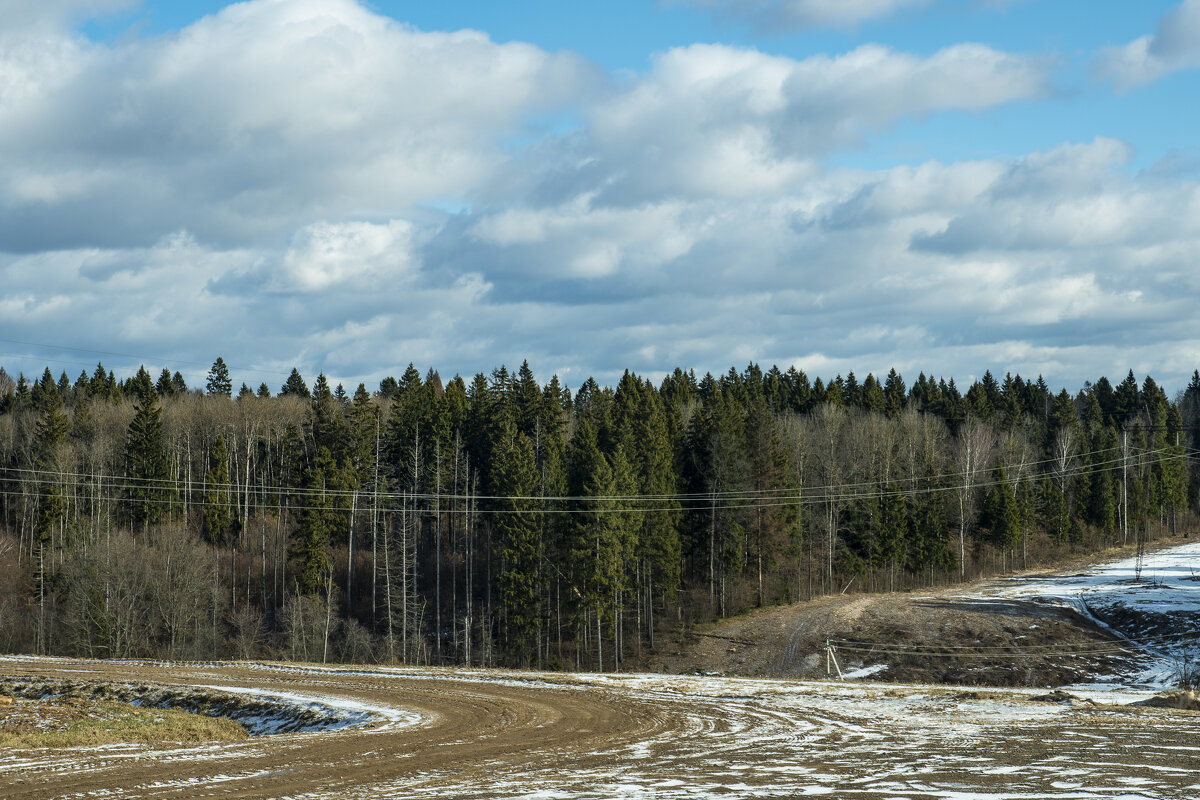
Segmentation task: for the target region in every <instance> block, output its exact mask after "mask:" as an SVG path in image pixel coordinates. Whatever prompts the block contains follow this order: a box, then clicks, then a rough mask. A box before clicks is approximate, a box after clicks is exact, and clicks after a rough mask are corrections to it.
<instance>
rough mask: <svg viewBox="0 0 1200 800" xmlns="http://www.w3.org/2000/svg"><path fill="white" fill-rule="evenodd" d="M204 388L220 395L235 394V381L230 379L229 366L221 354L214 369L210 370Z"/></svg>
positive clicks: (211, 393) (214, 363)
mask: <svg viewBox="0 0 1200 800" xmlns="http://www.w3.org/2000/svg"><path fill="white" fill-rule="evenodd" d="M204 390H205V391H206V392H208V393H209V394H210V395H216V396H219V397H230V396H232V395H233V381H231V380H230V379H229V367H227V366H225V360H224V359H222V358H221V357H220V356H217V360H216V361H214V362H213V365H212V369H210V370H209V371H208V380H207V381H205V383H204Z"/></svg>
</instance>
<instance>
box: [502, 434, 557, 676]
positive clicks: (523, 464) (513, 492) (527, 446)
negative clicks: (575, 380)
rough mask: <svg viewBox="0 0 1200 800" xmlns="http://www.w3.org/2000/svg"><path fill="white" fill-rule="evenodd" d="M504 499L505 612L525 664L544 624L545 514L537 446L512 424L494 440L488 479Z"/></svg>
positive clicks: (509, 637)
mask: <svg viewBox="0 0 1200 800" xmlns="http://www.w3.org/2000/svg"><path fill="white" fill-rule="evenodd" d="M489 483H490V485H491V486H492V487H493V491H494V492H495V493H496V494H497V495H498V496H500V497H501V498H502V499H501V500H499V501H498V502H497V505H496V509H495V510H496V519H495V522H494V524H493V529H494V535H495V537H496V547H497V552H498V554H499V558H500V565H501V572H500V576H499V581H498V585H499V589H500V596H501V598H502V599H503V602H504V607H505V609H506V611H507V613H506V631H505V633H506V637H505V638H506V641H507V643H508V647H509V649H510V650H511V651H512V652H513V654H514V655H515V656H516V657H517V660H518V661H520V662H522V663H526V664H527V663H529V660H530V653H529V645H530V643H531V642H532V640H533V639H534V635H535V634H536V632H537V629H538V626H539V625H540V624H541V622H542V619H541V614H540V591H541V586H540V581H541V575H540V571H541V566H542V559H543V557H544V543H543V541H542V537H541V519H540V517H539V515H538V514H537V505H536V502H535V501H534V500H533V498H534V497H536V495H537V489H538V475H537V469H536V466H535V464H534V459H533V446H532V445H531V443H530V441H529V438H528V437H526V436H525V434H524V433H521V432H520V431H517V430H515V429H514V428H513V427H512V426H511V425H508V426H506V427H505V428H504V430H503V431H502V432H501V435H500V437H499V441H498V442H497V443H496V447H495V451H494V453H493V458H492V464H491V478H490V480H489Z"/></svg>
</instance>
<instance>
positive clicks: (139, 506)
mask: <svg viewBox="0 0 1200 800" xmlns="http://www.w3.org/2000/svg"><path fill="white" fill-rule="evenodd" d="M138 374H139V376H141V375H146V372H145V370H141V371H140V372H139V373H138ZM144 383H145V385H144V386H143V385H139V386H137V387H136V388H137V391H139V392H140V393H139V394H138V395H137V400H135V401H134V406H135V409H136V411H135V412H134V416H133V421H132V422H130V423H129V431H128V434H127V436H126V444H125V477H126V478H127V479H128V486H129V488H128V489H127V490H126V493H127V496H128V500H129V502H128V504H127V506H126V507H127V509H128V514H129V521H130V523H131V524H132V525H133V526H134V528H139V527H145V526H148V525H150V524H151V523H154V522H157V521H158V520H160V519H162V518H164V517H165V516H166V515H167V513H168V512H169V511H170V506H171V502H172V500H173V499H174V497H175V487H174V484H173V483H172V481H171V474H170V470H169V468H168V464H167V454H166V449H165V448H164V445H163V432H162V409H161V408H160V407H159V405H158V395H157V393H156V392H155V391H154V387H153V385H151V384H150V383H149V376H148V375H146V380H145V382H144Z"/></svg>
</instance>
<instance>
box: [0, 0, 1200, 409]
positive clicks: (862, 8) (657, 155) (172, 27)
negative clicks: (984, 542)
mask: <svg viewBox="0 0 1200 800" xmlns="http://www.w3.org/2000/svg"><path fill="white" fill-rule="evenodd" d="M0 20H3V22H2V23H0V366H3V367H4V368H5V369H6V371H7V372H8V373H10V374H11V375H14V376H15V375H16V374H17V373H18V372H24V373H25V374H27V375H31V376H36V375H40V373H41V371H42V369H43V368H44V367H46V366H49V367H50V368H51V370H52V371H53V372H54V373H55V375H57V374H58V373H59V372H60V371H66V372H67V374H68V376H69V377H71V378H72V379H73V378H74V377H75V376H76V375H78V374H79V372H80V371H81V370H86V371H88V372H89V373H90V372H91V371H92V370H93V369H94V368H95V366H96V364H97V362H103V363H104V365H105V367H106V368H108V369H115V370H116V371H117V372H118V374H120V375H126V374H130V373H132V372H133V371H135V370H136V369H137V367H138V366H139V365H140V364H145V365H146V366H147V368H148V369H150V370H151V371H152V372H154V373H155V374H157V372H158V371H160V370H161V369H163V368H164V367H165V368H167V369H169V370H171V371H172V372H174V371H176V370H178V371H180V372H181V373H182V374H183V375H184V376H185V378H187V379H188V381H189V383H191V384H193V385H202V384H203V378H204V376H205V374H206V373H207V372H208V368H209V366H210V365H211V364H212V363H213V361H214V360H215V359H216V357H217V356H221V357H222V358H223V359H224V360H225V361H226V362H227V363H228V364H229V365H230V369H231V373H232V378H233V380H234V382H235V386H237V385H240V383H241V382H246V383H248V384H249V385H250V386H252V387H256V386H257V385H258V383H259V382H266V383H267V384H268V386H270V387H271V388H272V389H273V390H275V391H278V389H279V387H280V386H281V385H282V383H283V381H284V379H285V378H286V376H287V374H288V373H289V372H290V371H291V369H292V368H293V367H296V368H298V369H299V370H300V372H301V373H302V374H303V375H304V376H305V377H306V378H308V379H309V380H310V382H311V380H312V379H313V378H315V376H316V375H317V374H318V373H324V374H326V375H327V376H328V377H329V378H330V380H331V382H333V383H337V382H342V383H345V384H346V386H347V388H349V389H352V388H353V387H354V386H356V385H357V384H358V383H359V382H360V381H361V382H364V383H366V385H367V387H368V388H370V389H374V388H376V387H377V386H378V383H379V380H380V379H381V378H383V377H384V376H388V375H393V376H399V375H400V374H401V373H402V372H403V371H404V369H405V367H406V366H407V365H408V364H409V363H410V362H411V363H413V364H415V365H416V366H417V367H418V368H419V369H420V370H421V371H422V372H424V371H426V370H427V369H429V368H433V369H436V370H438V371H439V372H440V373H441V374H442V376H443V377H449V376H451V375H454V374H456V373H457V374H462V375H464V376H467V377H469V376H471V375H473V374H475V373H476V372H485V373H486V372H490V371H491V370H492V369H493V368H495V367H497V366H499V365H501V364H506V365H508V366H509V367H510V368H513V367H516V366H518V365H520V363H521V362H522V361H523V360H528V362H529V364H530V366H531V368H532V369H533V371H534V374H535V375H536V376H537V377H538V378H540V379H541V380H543V381H544V380H548V379H549V377H550V376H551V375H552V374H557V375H558V376H559V377H560V378H561V379H562V380H563V381H564V382H565V383H566V384H567V385H568V386H571V387H572V388H574V387H578V386H579V385H580V384H581V383H583V382H584V381H585V380H586V379H587V377H589V376H593V377H595V378H596V379H597V380H598V381H600V382H601V383H606V384H610V385H613V384H615V382H616V380H617V379H618V378H619V376H620V375H621V374H622V372H623V371H624V370H626V369H629V370H633V371H634V372H636V373H638V374H641V375H644V376H647V377H650V378H654V379H657V378H659V377H661V376H662V375H663V374H665V373H667V372H670V371H671V370H673V369H674V368H675V367H683V368H684V369H695V370H696V371H697V373H698V374H703V373H704V372H706V371H712V372H714V373H719V372H724V371H727V370H728V369H729V367H730V366H736V367H737V368H738V369H742V368H744V367H745V366H746V365H747V364H748V363H750V362H754V363H757V364H760V365H762V366H763V367H764V368H765V367H769V366H770V365H778V366H779V367H780V368H782V369H787V368H788V367H791V366H795V367H796V368H797V369H802V370H804V371H806V372H807V373H808V374H809V375H810V377H817V376H820V377H823V378H826V379H828V378H830V377H833V376H834V375H837V374H843V375H844V374H846V373H848V372H850V371H853V372H854V373H855V374H856V375H857V376H858V377H859V379H860V380H861V379H863V378H864V377H865V376H866V374H867V373H869V372H873V373H875V374H876V375H881V374H886V373H887V371H888V370H889V369H891V368H893V367H894V368H895V369H897V370H898V371H899V372H900V373H901V374H902V375H903V376H904V377H905V378H906V379H907V380H908V381H909V382H910V383H911V381H912V380H913V379H915V378H916V377H917V374H918V373H920V372H924V373H925V374H927V375H935V376H943V377H946V378H950V377H953V378H955V379H956V380H957V381H958V382H959V383H960V384H965V383H969V382H970V381H971V380H973V379H975V378H977V377H979V376H981V375H982V374H983V372H984V371H985V370H991V371H992V372H993V373H994V374H996V375H1003V374H1005V373H1008V372H1011V373H1014V374H1018V373H1019V374H1021V375H1023V376H1025V377H1029V378H1033V377H1036V376H1037V375H1042V376H1044V377H1045V379H1046V381H1047V382H1048V383H1049V384H1050V386H1051V387H1052V388H1055V389H1057V388H1060V387H1066V388H1068V389H1071V390H1072V391H1074V390H1076V389H1078V388H1080V387H1081V386H1082V385H1083V383H1084V381H1086V380H1089V379H1090V380H1094V379H1096V378H1097V377H1099V376H1100V375H1107V376H1109V377H1110V379H1114V378H1115V379H1117V380H1119V379H1121V378H1123V377H1124V376H1125V374H1126V373H1127V372H1128V371H1129V370H1133V372H1134V373H1135V375H1137V376H1138V377H1139V379H1140V378H1142V377H1144V376H1145V375H1147V374H1149V375H1152V376H1153V377H1154V378H1155V380H1157V381H1158V382H1159V383H1160V384H1162V385H1163V386H1164V387H1165V388H1166V389H1167V390H1168V391H1169V392H1174V391H1177V390H1179V389H1182V388H1183V387H1184V386H1185V385H1186V384H1187V382H1188V380H1189V379H1190V377H1191V375H1192V373H1193V370H1195V369H1197V368H1198V367H1200V330H1197V327H1196V325H1195V324H1194V323H1195V321H1196V320H1197V319H1198V318H1200V315H1198V314H1197V309H1198V308H1200V270H1197V268H1196V265H1197V264H1200V258H1198V256H1200V145H1198V144H1197V139H1196V136H1195V131H1197V130H1200V102H1198V98H1200V0H1184V1H1183V2H1160V1H1159V0H1142V1H1141V2H1137V3H1132V2H1128V0H1087V1H1086V2H1085V0H1075V1H1074V2H1070V1H1068V0H642V1H641V2H638V0H613V1H612V2H609V3H603V4H601V3H577V2H567V0H524V1H522V0H514V1H513V2H506V3H496V2H488V1H486V0H441V1H440V2H437V3H429V2H410V1H404V0H374V1H373V2H366V0H364V1H363V2H356V0H249V2H244V3H236V4H226V3H222V2H215V1H212V0H192V1H191V2H187V1H186V0H172V1H171V2H167V0H0Z"/></svg>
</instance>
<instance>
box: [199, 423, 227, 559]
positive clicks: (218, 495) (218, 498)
mask: <svg viewBox="0 0 1200 800" xmlns="http://www.w3.org/2000/svg"><path fill="white" fill-rule="evenodd" d="M201 513H202V519H203V523H202V524H203V529H204V535H205V537H206V538H207V539H208V540H209V541H210V542H212V543H213V544H221V543H223V542H224V540H225V537H226V534H227V533H228V532H229V528H230V526H232V525H233V496H232V493H231V492H230V485H229V452H228V450H226V448H225V437H224V436H222V435H218V436H217V440H216V441H215V442H213V445H212V448H211V449H210V450H209V453H208V471H207V472H205V473H204V508H203V510H202V512H201Z"/></svg>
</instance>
